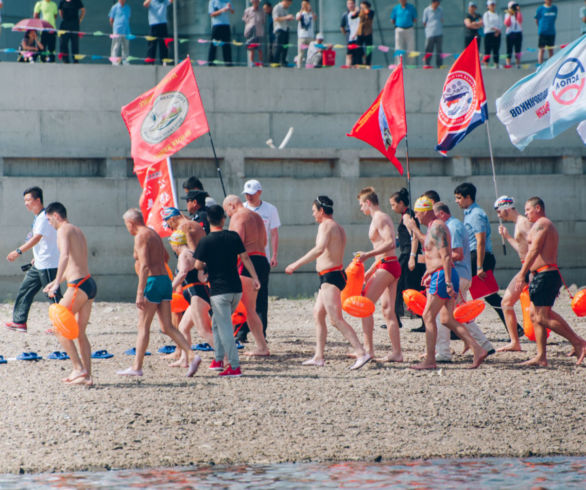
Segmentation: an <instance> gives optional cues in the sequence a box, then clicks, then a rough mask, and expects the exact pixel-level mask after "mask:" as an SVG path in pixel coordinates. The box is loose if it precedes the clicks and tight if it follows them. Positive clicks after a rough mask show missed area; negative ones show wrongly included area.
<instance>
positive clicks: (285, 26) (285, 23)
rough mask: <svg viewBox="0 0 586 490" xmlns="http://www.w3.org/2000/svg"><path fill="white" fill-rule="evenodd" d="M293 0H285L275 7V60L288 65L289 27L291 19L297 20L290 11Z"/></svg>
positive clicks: (282, 64)
mask: <svg viewBox="0 0 586 490" xmlns="http://www.w3.org/2000/svg"><path fill="white" fill-rule="evenodd" d="M291 3H292V1H291V0H283V1H282V2H279V3H278V4H277V5H275V8H274V9H273V28H274V30H275V44H274V48H273V62H274V63H279V64H280V65H281V66H287V45H288V44H289V29H290V26H291V21H293V20H295V17H294V16H293V14H290V13H289V7H291Z"/></svg>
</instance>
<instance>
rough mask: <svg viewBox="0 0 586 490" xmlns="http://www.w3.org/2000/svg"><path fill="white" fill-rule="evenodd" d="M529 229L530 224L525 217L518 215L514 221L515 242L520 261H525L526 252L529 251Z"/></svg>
mask: <svg viewBox="0 0 586 490" xmlns="http://www.w3.org/2000/svg"><path fill="white" fill-rule="evenodd" d="M530 229H531V222H530V221H529V220H528V219H527V218H525V216H523V215H521V214H519V216H517V220H516V221H515V232H514V233H515V237H514V238H515V241H516V242H517V246H518V250H517V252H518V253H519V258H520V259H521V261H524V260H525V256H526V255H527V251H528V250H529V242H528V236H529V230H530Z"/></svg>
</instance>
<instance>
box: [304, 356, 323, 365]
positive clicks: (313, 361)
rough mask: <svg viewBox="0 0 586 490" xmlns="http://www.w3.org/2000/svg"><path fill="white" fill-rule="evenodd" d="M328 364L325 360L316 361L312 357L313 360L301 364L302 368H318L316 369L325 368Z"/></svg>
mask: <svg viewBox="0 0 586 490" xmlns="http://www.w3.org/2000/svg"><path fill="white" fill-rule="evenodd" d="M325 364H326V361H325V360H324V359H316V358H315V357H312V358H311V359H308V360H307V361H303V362H302V363H301V365H302V366H316V367H324V366H325Z"/></svg>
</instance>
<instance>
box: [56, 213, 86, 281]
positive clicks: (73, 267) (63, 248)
mask: <svg viewBox="0 0 586 490" xmlns="http://www.w3.org/2000/svg"><path fill="white" fill-rule="evenodd" d="M57 245H58V247H59V251H60V253H67V254H68V255H69V260H68V262H67V269H66V270H65V273H64V278H65V280H66V281H67V282H72V281H76V280H77V279H81V278H83V277H85V276H87V275H88V274H89V267H88V263H87V241H86V239H85V236H84V234H83V232H82V231H81V230H80V229H79V228H78V227H77V226H74V225H72V224H71V223H64V224H63V225H61V226H60V227H59V230H58V231H57Z"/></svg>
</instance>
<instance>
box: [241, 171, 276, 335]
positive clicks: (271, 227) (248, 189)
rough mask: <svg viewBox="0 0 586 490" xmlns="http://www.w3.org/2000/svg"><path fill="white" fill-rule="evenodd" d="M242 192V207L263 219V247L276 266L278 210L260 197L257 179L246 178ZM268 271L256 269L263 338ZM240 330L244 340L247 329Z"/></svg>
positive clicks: (269, 259)
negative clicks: (243, 198)
mask: <svg viewBox="0 0 586 490" xmlns="http://www.w3.org/2000/svg"><path fill="white" fill-rule="evenodd" d="M242 193H243V194H244V196H245V197H246V202H245V203H244V207H245V208H248V209H250V210H252V211H254V212H256V213H258V214H260V216H261V218H262V220H263V223H264V225H265V229H266V231H267V246H266V249H265V252H266V256H267V260H268V261H269V263H270V266H271V267H277V264H278V260H277V255H278V253H279V227H280V226H281V220H280V219H279V211H278V210H277V208H276V207H275V206H273V205H272V204H271V203H269V202H266V201H263V200H262V199H261V194H262V186H261V185H260V182H259V181H258V180H254V179H252V180H248V181H247V182H246V183H245V184H244V190H243V191H242ZM269 272H270V269H269V270H268V271H267V273H266V274H263V273H262V271H261V272H259V271H258V270H257V274H258V279H259V281H260V290H259V292H258V296H257V298H256V312H257V313H258V316H260V319H261V321H262V325H263V331H264V334H265V338H266V336H267V313H268V308H269ZM243 329H244V327H243V328H242V329H240V332H242V330H243ZM240 332H239V335H241V336H242V337H243V340H245V339H246V334H247V331H246V330H245V331H244V332H242V333H240Z"/></svg>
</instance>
